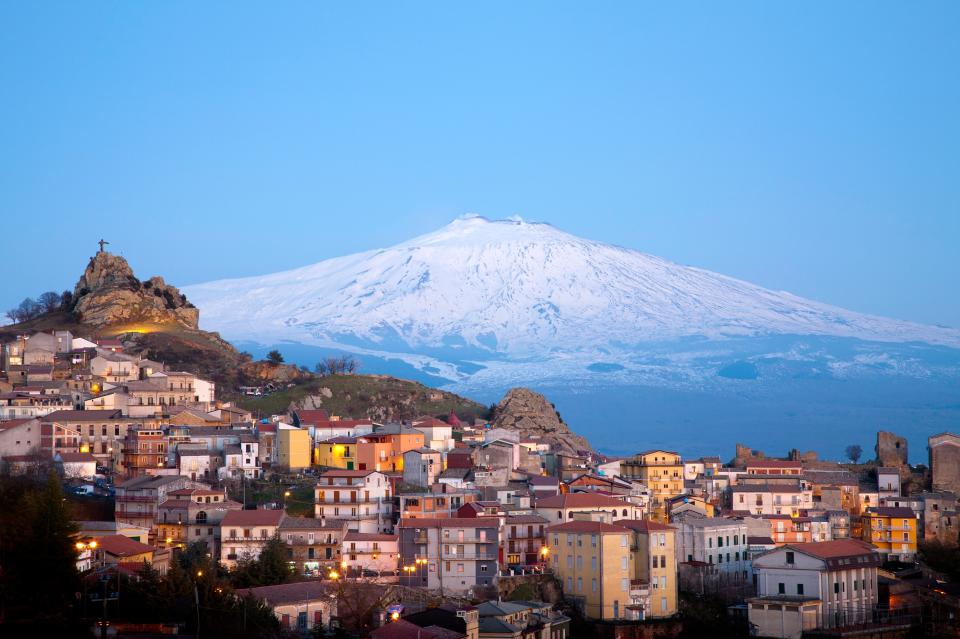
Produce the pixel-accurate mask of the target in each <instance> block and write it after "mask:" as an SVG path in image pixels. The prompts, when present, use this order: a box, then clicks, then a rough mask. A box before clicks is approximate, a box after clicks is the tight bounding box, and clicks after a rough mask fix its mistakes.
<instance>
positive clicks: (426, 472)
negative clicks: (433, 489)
mask: <svg viewBox="0 0 960 639" xmlns="http://www.w3.org/2000/svg"><path fill="white" fill-rule="evenodd" d="M442 472H443V458H442V455H441V454H440V451H436V450H433V449H430V448H424V447H420V448H414V449H413V450H408V451H406V452H405V453H403V481H404V483H407V484H413V485H414V486H432V485H433V484H435V483H436V481H437V476H438V475H440V473H442Z"/></svg>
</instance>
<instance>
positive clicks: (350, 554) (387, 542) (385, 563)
mask: <svg viewBox="0 0 960 639" xmlns="http://www.w3.org/2000/svg"><path fill="white" fill-rule="evenodd" d="M399 553H400V542H399V536H398V535H388V534H384V533H361V532H348V533H346V535H344V537H343V543H342V545H341V548H340V557H341V563H340V565H341V567H345V568H346V570H347V574H348V575H357V576H360V575H368V576H372V574H371V573H376V574H377V575H378V576H379V575H381V574H390V575H392V574H394V573H395V572H396V570H397V566H398V562H399V561H400V554H399ZM414 565H416V564H414Z"/></svg>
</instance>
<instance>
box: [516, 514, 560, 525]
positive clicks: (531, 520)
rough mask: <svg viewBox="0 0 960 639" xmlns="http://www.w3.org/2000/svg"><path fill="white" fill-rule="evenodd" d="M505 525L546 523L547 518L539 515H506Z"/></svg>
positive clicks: (548, 521)
mask: <svg viewBox="0 0 960 639" xmlns="http://www.w3.org/2000/svg"><path fill="white" fill-rule="evenodd" d="M506 523H507V525H510V524H548V523H550V520H549V519H546V518H544V517H541V516H540V515H507V519H506Z"/></svg>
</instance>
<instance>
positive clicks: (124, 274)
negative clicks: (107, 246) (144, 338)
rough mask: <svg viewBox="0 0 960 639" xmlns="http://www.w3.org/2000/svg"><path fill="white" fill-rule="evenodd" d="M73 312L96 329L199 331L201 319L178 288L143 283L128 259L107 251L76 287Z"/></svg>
mask: <svg viewBox="0 0 960 639" xmlns="http://www.w3.org/2000/svg"><path fill="white" fill-rule="evenodd" d="M73 312H74V314H75V315H76V318H77V320H78V321H79V322H82V323H83V324H85V325H88V326H92V327H96V328H103V327H107V326H125V325H135V324H149V325H175V326H182V327H183V328H189V329H196V328H197V324H198V321H199V318H200V312H199V311H198V310H197V309H196V308H195V307H194V306H193V304H191V303H190V302H188V301H187V297H186V296H185V295H183V294H182V293H181V292H180V291H179V289H177V288H176V287H175V286H171V285H169V284H167V283H166V282H164V281H163V278H162V277H151V278H150V279H149V280H147V281H145V282H141V281H140V280H139V279H137V278H136V276H135V275H134V274H133V269H131V268H130V265H129V264H128V263H127V261H126V260H125V259H123V258H122V257H120V256H119V255H114V254H112V253H107V252H105V251H101V252H100V253H97V254H96V255H95V256H94V257H92V258H90V263H89V264H87V268H86V270H85V271H84V272H83V275H81V276H80V280H79V281H78V282H77V285H76V286H75V287H74V289H73Z"/></svg>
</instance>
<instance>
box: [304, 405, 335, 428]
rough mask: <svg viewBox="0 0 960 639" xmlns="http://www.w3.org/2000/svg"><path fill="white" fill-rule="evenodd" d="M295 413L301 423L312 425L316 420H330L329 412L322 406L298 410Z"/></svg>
mask: <svg viewBox="0 0 960 639" xmlns="http://www.w3.org/2000/svg"><path fill="white" fill-rule="evenodd" d="M296 414H297V418H299V420H300V423H301V424H310V425H313V424H315V423H316V422H326V421H329V420H330V413H328V412H327V411H325V410H323V409H322V408H319V409H317V410H298V411H296Z"/></svg>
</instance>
